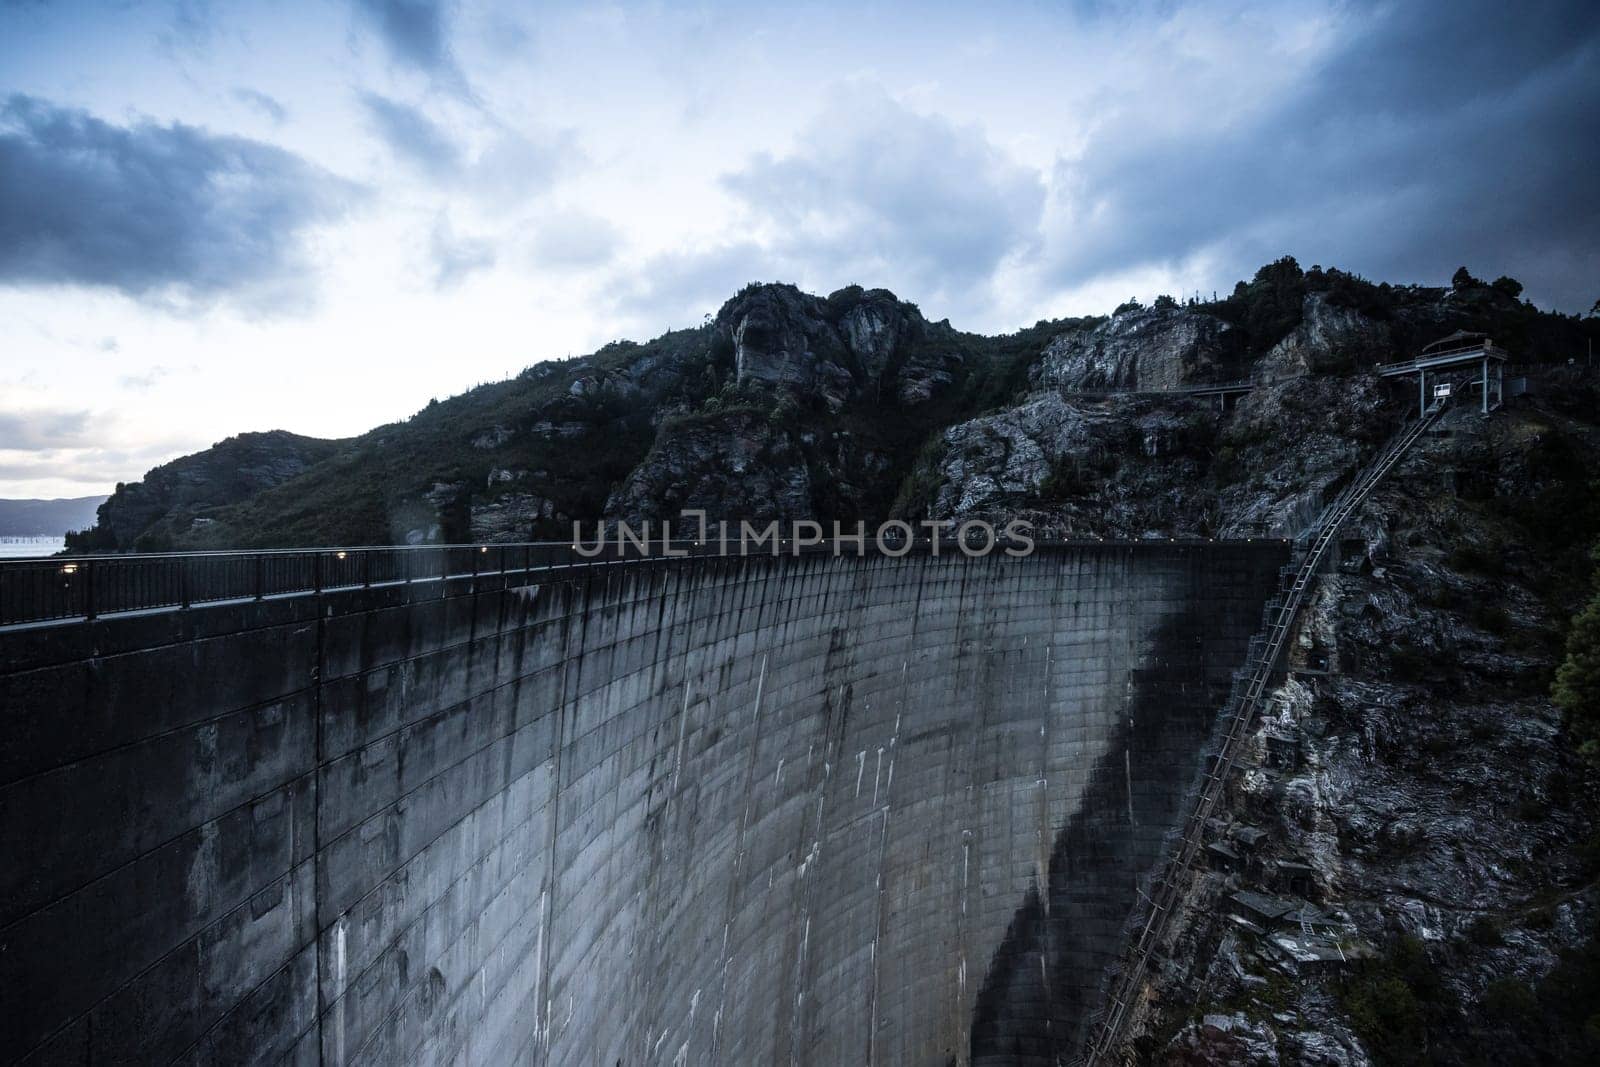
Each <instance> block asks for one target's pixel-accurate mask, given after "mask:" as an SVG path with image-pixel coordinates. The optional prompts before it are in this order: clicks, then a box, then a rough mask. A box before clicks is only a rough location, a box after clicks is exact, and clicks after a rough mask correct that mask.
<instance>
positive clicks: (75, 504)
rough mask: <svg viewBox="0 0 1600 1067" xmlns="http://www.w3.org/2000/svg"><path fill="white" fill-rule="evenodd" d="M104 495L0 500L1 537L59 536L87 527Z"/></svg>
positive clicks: (103, 501)
mask: <svg viewBox="0 0 1600 1067" xmlns="http://www.w3.org/2000/svg"><path fill="white" fill-rule="evenodd" d="M105 501H106V498H105V497H104V496H79V497H72V498H70V499H62V500H0V537H62V536H64V535H65V534H66V533H67V532H68V531H69V530H87V529H88V528H89V527H91V526H93V525H94V523H95V511H96V509H98V508H99V507H100V505H101V504H104V503H105Z"/></svg>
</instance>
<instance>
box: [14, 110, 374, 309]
mask: <svg viewBox="0 0 1600 1067" xmlns="http://www.w3.org/2000/svg"><path fill="white" fill-rule="evenodd" d="M353 195H354V188H353V187H352V186H350V185H349V184H348V183H346V182H343V181H341V180H339V179H337V178H334V177H333V176H332V175H330V174H328V173H327V172H325V171H323V170H320V169H319V168H317V167H314V166H312V165H310V164H308V163H306V162H305V161H304V160H302V159H300V158H299V157H298V156H295V155H293V154H292V153H289V152H286V151H284V150H283V149H280V148H275V147H273V146H271V145H266V144H262V143H261V142H259V141H251V140H247V139H245V138H242V137H224V136H216V135H213V134H210V133H207V132H206V131H205V130H203V129H200V128H198V127H194V126H185V125H182V124H180V123H174V124H172V125H170V126H161V125H157V124H155V123H152V122H142V123H139V124H137V125H134V126H113V125H110V124H109V123H106V122H103V121H101V120H100V119H97V118H95V117H94V116H92V115H90V114H88V113H87V112H83V111H75V110H68V109H65V108H59V107H56V106H54V105H52V104H50V103H48V102H46V101H43V100H39V99H36V98H33V97H28V96H12V97H10V98H9V99H7V100H6V101H5V103H4V104H3V105H0V284H10V285H49V284H68V285H89V286H101V287H106V288H110V289H115V290H119V291H121V292H123V293H125V294H127V295H129V296H132V297H152V298H161V299H165V298H167V297H170V296H177V297H181V298H183V299H185V300H190V301H193V300H200V301H204V300H206V299H209V298H212V297H217V296H223V295H240V296H241V298H244V291H246V290H248V291H250V293H251V294H253V295H252V296H250V297H249V299H251V301H252V302H253V303H255V304H257V305H258V306H260V307H262V308H263V309H267V308H268V306H269V305H282V304H286V303H288V302H291V301H293V300H297V299H302V298H303V297H304V295H305V279H304V276H303V274H302V269H301V268H302V266H303V264H302V263H301V262H300V257H299V239H300V236H301V233H302V231H303V230H304V229H306V228H307V227H309V226H312V225H314V224H316V223H318V222H321V221H324V220H328V219H332V218H335V217H337V216H338V215H340V214H341V213H342V212H343V211H344V210H345V209H346V207H347V206H348V204H349V202H350V201H351V199H352V198H353Z"/></svg>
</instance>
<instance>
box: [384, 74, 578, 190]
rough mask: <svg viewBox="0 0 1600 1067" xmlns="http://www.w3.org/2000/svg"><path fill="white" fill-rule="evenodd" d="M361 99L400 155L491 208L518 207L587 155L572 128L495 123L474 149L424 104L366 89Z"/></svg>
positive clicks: (436, 179)
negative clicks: (527, 128)
mask: <svg viewBox="0 0 1600 1067" xmlns="http://www.w3.org/2000/svg"><path fill="white" fill-rule="evenodd" d="M360 99H361V104H362V106H363V107H364V108H365V109H366V112H367V115H368V118H369V119H370V120H371V122H372V125H373V128H374V129H375V130H376V131H377V133H378V136H379V137H380V138H382V140H383V142H384V144H385V145H386V146H387V147H388V149H389V151H390V152H391V153H392V154H393V155H394V157H395V158H396V159H398V160H400V161H401V162H403V163H405V164H406V165H407V166H409V167H411V168H412V169H413V170H415V171H416V172H417V173H419V174H421V175H422V176H424V177H425V178H427V179H429V180H431V181H432V182H434V183H435V184H436V185H439V186H443V187H447V188H450V189H452V190H458V191H460V192H463V193H465V194H467V195H469V196H472V197H473V198H475V199H476V200H478V201H479V202H480V203H482V204H483V205H484V206H486V207H488V208H492V209H497V210H498V209H505V208H511V207H516V206H517V205H519V204H521V203H523V202H524V201H526V200H527V199H528V198H529V197H532V196H535V195H537V194H538V193H541V192H543V191H544V190H546V189H548V188H549V187H550V186H551V185H552V184H554V183H555V181H556V179H557V178H559V177H560V176H561V175H562V174H563V173H565V172H567V171H569V170H571V169H572V168H574V167H575V166H577V165H579V164H580V163H581V162H582V161H583V159H584V155H583V151H582V149H581V148H580V147H579V146H578V140H577V135H576V134H575V133H574V132H573V131H571V130H556V131H552V132H545V131H538V132H535V133H533V134H528V133H523V132H520V131H517V130H513V129H510V128H508V127H506V126H504V125H501V124H498V123H492V124H491V129H490V131H489V134H488V136H487V139H486V143H485V144H484V146H483V147H482V148H481V149H480V150H478V151H477V152H476V153H475V154H469V153H468V152H467V151H466V150H465V149H464V148H463V147H462V145H461V144H459V143H458V142H457V141H456V139H454V138H453V137H451V135H450V134H449V133H447V132H446V131H445V129H444V128H443V127H442V126H440V125H439V124H438V123H436V122H434V121H433V120H432V119H430V118H429V117H428V116H427V115H425V114H423V112H422V111H421V110H420V109H419V108H415V107H412V106H411V105H409V104H403V103H400V102H399V101H397V100H391V99H390V98H388V97H385V96H380V95H378V94H377V93H362V94H361V96H360Z"/></svg>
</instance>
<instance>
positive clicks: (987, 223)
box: [723, 86, 1045, 298]
mask: <svg viewBox="0 0 1600 1067" xmlns="http://www.w3.org/2000/svg"><path fill="white" fill-rule="evenodd" d="M723 184H724V186H725V187H726V188H727V189H728V190H730V191H731V192H732V193H733V194H734V195H735V196H737V197H738V198H739V199H740V200H741V201H742V202H743V203H744V205H745V206H746V207H747V208H748V209H749V210H750V212H751V214H752V217H753V222H754V225H755V227H756V230H757V232H758V233H760V234H761V235H762V241H763V243H764V244H766V245H767V246H768V247H770V248H771V250H772V251H773V252H775V253H777V254H778V255H779V256H780V257H782V258H785V259H790V260H794V261H796V262H798V263H799V264H801V265H803V266H804V267H805V269H806V270H807V273H809V274H812V275H814V276H818V278H819V280H820V281H822V282H824V284H833V283H835V282H837V283H838V284H844V281H845V280H849V281H860V282H863V283H865V284H886V285H891V286H896V287H900V288H902V289H907V290H910V291H913V292H915V293H916V294H917V295H918V296H919V297H922V298H938V297H942V296H950V295H952V294H956V293H960V292H964V291H967V290H970V289H971V288H972V287H974V286H979V285H982V284H984V283H986V282H988V281H989V280H990V279H991V278H992V276H993V275H994V272H995V271H996V269H997V268H998V267H999V266H1000V264H1001V263H1002V261H1004V260H1005V259H1006V258H1007V257H1010V256H1015V255H1018V254H1022V253H1025V252H1028V251H1029V250H1031V249H1032V248H1033V247H1034V246H1035V245H1036V243H1037V240H1038V231H1039V223H1040V218H1041V214H1042V211H1043V207H1044V201H1045V185H1044V180H1043V177H1042V176H1041V175H1040V174H1039V173H1038V172H1037V171H1035V170H1033V169H1031V168H1028V167H1025V166H1021V165H1019V164H1017V163H1016V162H1014V161H1013V160H1012V159H1010V158H1009V157H1008V156H1006V154H1005V153H1003V152H1002V151H1000V150H999V149H998V148H996V147H995V146H994V145H993V144H991V143H990V142H989V140H988V139H987V137H986V136H985V134H984V132H983V130H982V129H980V128H979V127H977V126H972V125H960V124H957V123H954V122H951V121H950V120H949V119H946V118H943V117H940V116H937V115H923V114H919V113H917V112H914V111H911V110H910V109H908V108H906V107H904V106H902V105H901V104H900V103H898V102H896V101H895V100H893V99H891V98H890V97H889V96H888V95H886V94H885V93H884V92H883V91H882V90H881V89H876V88H872V87H863V86H851V87H848V88H847V89H846V90H841V91H839V92H836V93H835V94H834V97H833V99H832V101H831V102H830V104H829V105H828V107H827V108H826V109H825V110H824V112H823V113H822V114H821V115H820V116H819V117H818V118H817V120H816V121H815V122H814V123H813V124H812V125H811V126H810V127H809V128H808V129H807V130H806V131H805V133H803V134H802V136H801V138H800V141H799V144H798V146H797V148H796V150H795V151H794V152H793V153H792V154H790V155H787V156H784V157H782V158H774V157H772V156H769V155H765V154H763V155H758V156H756V157H755V158H754V159H752V160H751V161H750V162H749V164H748V165H747V166H746V167H744V169H742V170H740V171H737V172H734V173H732V174H728V175H726V176H725V177H724V178H723Z"/></svg>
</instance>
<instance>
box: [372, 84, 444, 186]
mask: <svg viewBox="0 0 1600 1067" xmlns="http://www.w3.org/2000/svg"><path fill="white" fill-rule="evenodd" d="M361 103H362V105H363V106H364V107H365V108H366V110H367V115H368V117H369V118H370V119H371V120H372V124H373V126H374V127H375V128H376V129H377V131H378V135H379V136H380V137H382V138H383V141H384V143H385V144H387V145H388V146H389V150H390V151H391V152H393V153H394V154H395V157H396V158H398V159H400V160H402V161H403V162H405V163H408V164H410V165H411V166H413V167H415V168H416V169H417V170H419V171H421V172H422V173H424V174H426V175H428V176H429V177H431V178H434V179H436V180H440V179H448V178H453V177H455V176H456V174H457V173H459V171H460V170H461V150H460V148H458V147H457V146H456V144H455V142H454V141H452V140H451V139H450V138H449V136H448V135H446V134H445V132H444V131H443V130H441V129H440V128H439V127H438V126H436V125H435V124H434V123H433V122H432V121H431V120H429V118H428V117H427V116H426V115H424V114H423V113H422V112H421V111H418V110H417V109H416V108H414V107H409V106H407V105H406V104H402V103H399V102H398V101H395V100H390V99H389V98H387V97H383V96H379V95H378V94H376V93H362V94H361Z"/></svg>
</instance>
